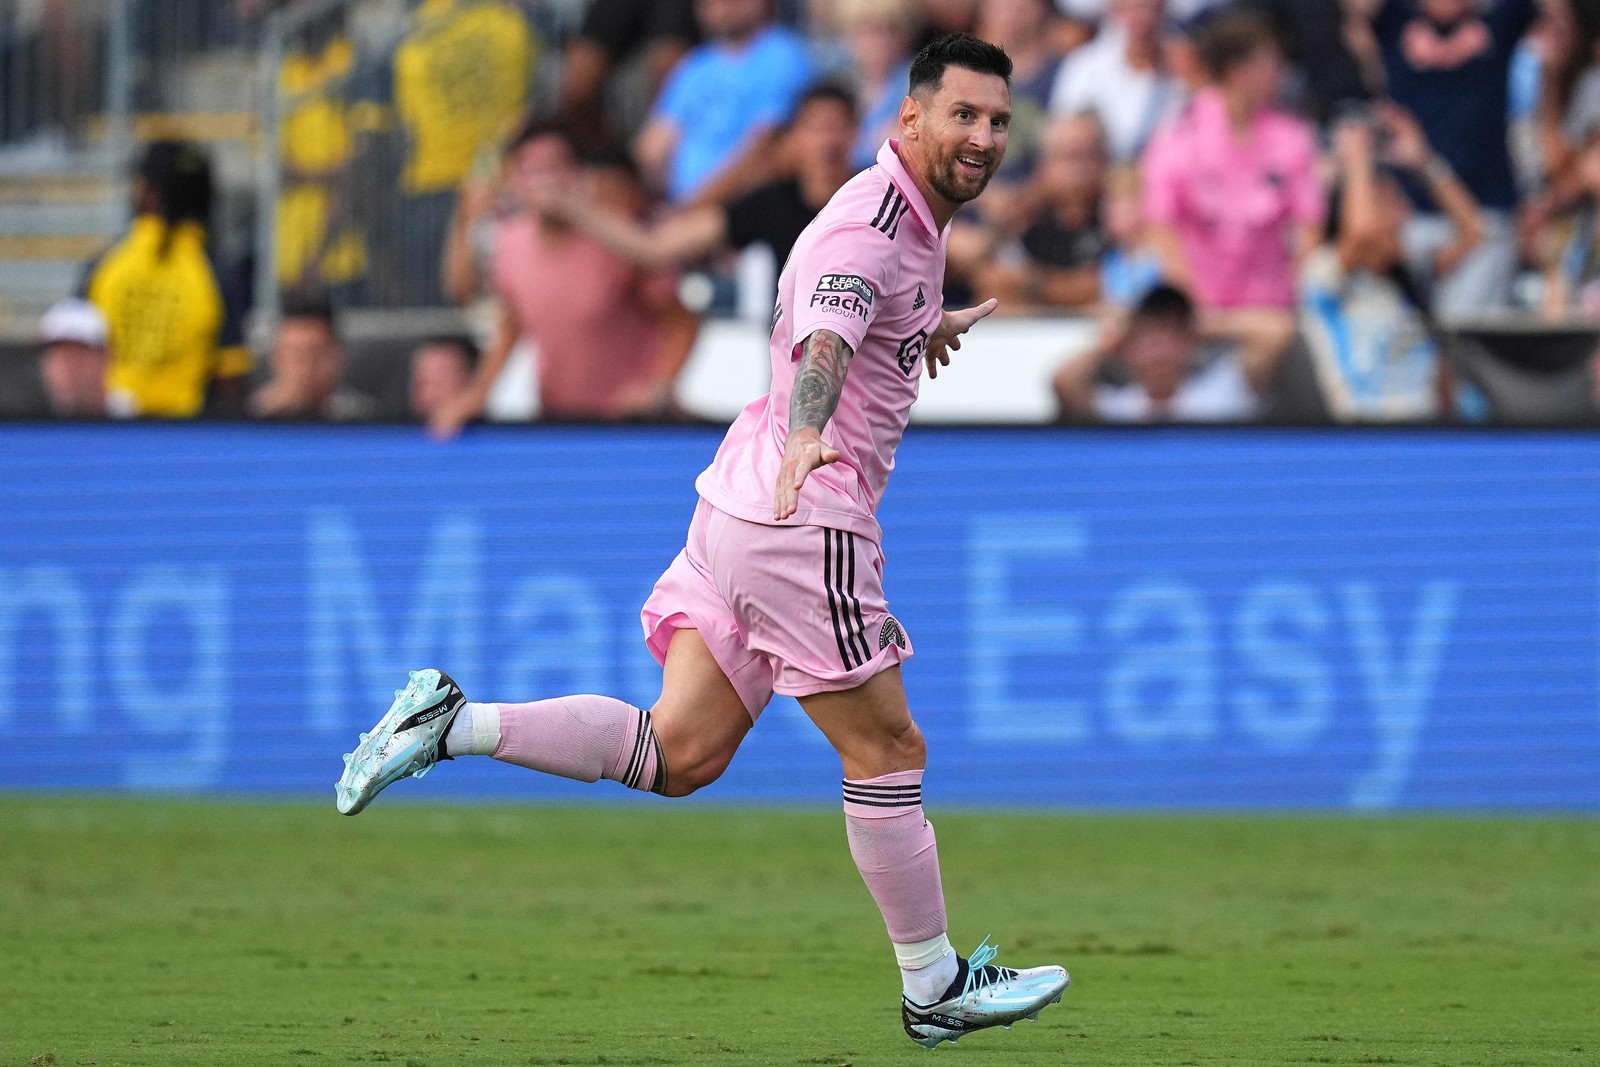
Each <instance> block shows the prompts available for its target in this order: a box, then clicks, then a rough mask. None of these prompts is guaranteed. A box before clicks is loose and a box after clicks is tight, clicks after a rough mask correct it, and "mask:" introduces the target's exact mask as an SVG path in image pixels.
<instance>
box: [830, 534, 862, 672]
mask: <svg viewBox="0 0 1600 1067" xmlns="http://www.w3.org/2000/svg"><path fill="white" fill-rule="evenodd" d="M822 587H823V588H824V589H826V590H827V591H828V613H829V614H830V615H832V616H833V639H834V640H835V641H837V642H838V643H839V661H840V662H841V663H843V664H844V669H845V670H847V671H849V670H854V669H855V664H853V663H851V662H850V650H849V649H848V648H847V647H846V646H845V641H844V629H843V628H842V627H841V626H840V625H839V602H838V599H837V598H836V597H835V595H834V592H833V531H832V530H830V529H828V528H827V527H826V526H824V527H823V528H822Z"/></svg>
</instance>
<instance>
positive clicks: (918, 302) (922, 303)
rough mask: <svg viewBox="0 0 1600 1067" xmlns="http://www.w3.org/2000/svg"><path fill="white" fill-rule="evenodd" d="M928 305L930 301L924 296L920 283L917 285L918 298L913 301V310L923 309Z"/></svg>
mask: <svg viewBox="0 0 1600 1067" xmlns="http://www.w3.org/2000/svg"><path fill="white" fill-rule="evenodd" d="M927 306H928V302H927V301H926V300H924V299H923V298H922V286H920V285H919V286H917V298H916V299H915V300H913V301H911V310H912V311H921V310H922V309H923V308H925V307H927Z"/></svg>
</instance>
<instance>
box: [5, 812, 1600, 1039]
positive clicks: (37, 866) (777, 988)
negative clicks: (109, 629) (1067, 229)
mask: <svg viewBox="0 0 1600 1067" xmlns="http://www.w3.org/2000/svg"><path fill="white" fill-rule="evenodd" d="M937 823H938V827H939V837H940V847H941V851H942V854H943V858H944V870H945V889H946V894H947V897H948V899H949V902H950V906H951V913H952V919H953V929H952V935H953V937H954V938H955V940H956V942H957V943H958V945H959V946H961V947H963V948H970V947H971V946H972V945H973V944H974V943H976V942H977V940H978V939H979V938H981V937H982V936H983V935H984V934H986V933H991V932H992V933H993V934H994V935H995V938H996V940H997V941H998V942H999V944H1000V946H1001V950H1002V952H1001V961H1002V962H1007V961H1010V962H1015V963H1020V964H1031V963H1039V962H1053V961H1060V962H1062V963H1065V964H1066V965H1067V966H1068V967H1069V968H1070V969H1071V970H1072V972H1073V975H1074V978H1073V984H1072V988H1071V989H1069V990H1068V992H1067V997H1066V999H1065V1000H1064V1001H1063V1002H1062V1004H1061V1005H1060V1006H1059V1007H1055V1008H1051V1009H1049V1010H1047V1011H1046V1012H1045V1014H1044V1015H1043V1016H1042V1017H1041V1019H1040V1021H1039V1022H1038V1023H1022V1024H1019V1026H1018V1027H1017V1028H1016V1029H1014V1030H1012V1031H1010V1032H1009V1033H1006V1032H993V1033H986V1034H980V1035H976V1036H974V1037H971V1038H969V1039H967V1040H965V1041H963V1042H962V1043H961V1044H960V1045H959V1046H956V1047H954V1048H952V1047H951V1046H948V1045H947V1046H944V1047H943V1048H941V1049H940V1050H938V1051H937V1052H926V1051H924V1050H922V1049H920V1048H917V1047H916V1046H914V1045H912V1044H911V1043H910V1042H909V1041H907V1040H906V1038H905V1037H904V1036H903V1035H902V1034H901V1032H900V1027H899V1017H898V1009H897V996H898V980H897V977H896V973H895V970H894V967H893V963H892V957H891V956H890V955H889V949H888V945H887V943H886V941H885V938H884V936H883V929H882V926H881V923H880V921H879V919H878V916H877V914H876V912H875V911H874V910H873V908H872V905H871V902H870V900H869V899H868V897H867V895H866V891H865V889H864V888H863V887H862V885H861V883H860V880H859V878H858V877H857V875H856V872H855V869H854V868H853V867H852V866H851V864H850V859H849V855H848V852H847V850H846V848H845V842H844V829H843V826H842V822H841V818H840V816H839V815H838V814H837V813H835V812H831V811H817V812H809V811H807V812H796V811H761V810H747V809H728V810H722V809H716V808H706V807H695V808H681V807H680V808H673V807H672V806H671V805H669V804H667V803H665V802H657V801H653V800H652V801H645V802H641V803H635V804H627V805H619V806H614V807H606V808H596V809H582V808H550V807H504V806H502V807H482V808H473V807H417V806H408V805H406V804H396V803H389V804H384V803H379V804H378V805H376V806H375V807H374V808H373V809H372V810H371V811H369V812H368V813H366V814H364V815H362V816H361V817H360V818H358V819H344V818H340V817H339V816H337V815H335V814H334V813H333V810H332V806H331V804H330V805H326V806H316V807H308V806H298V805H245V804H201V803H156V802H147V801H136V800H114V799H99V800H78V799H70V800H69V799H65V798H55V797H46V798H38V797H27V798H18V797H11V798H0V1064H27V1063H30V1062H32V1063H36V1064H43V1063H54V1064H58V1065H74V1064H77V1065H82V1064H89V1063H94V1064H98V1065H100V1067H110V1065H112V1064H160V1065H162V1067H170V1065H183V1064H205V1065H218V1064H223V1065H231V1064H318V1063H322V1064H345V1063H367V1062H385V1063H394V1064H427V1065H430V1067H432V1065H441V1064H457V1063H475V1064H560V1063H570V1064H673V1063H710V1062H717V1063H727V1064H858V1065H872V1067H876V1065H878V1064H890V1065H892V1064H901V1063H906V1064H927V1063H928V1062H929V1059H928V1058H929V1057H930V1056H932V1057H936V1060H937V1062H938V1063H942V1064H946V1065H948V1064H951V1063H954V1062H958V1061H959V1062H966V1063H973V1064H989V1065H1014V1064H1015V1065H1029V1064H1052V1065H1054V1064H1062V1063H1074V1064H1089V1065H1095V1067H1108V1065H1116V1064H1134V1063H1137V1064H1305V1063H1336V1064H1340V1063H1347V1064H1361V1063H1394V1064H1440V1065H1446V1067H1466V1065H1472V1064H1498V1065H1510V1064H1546V1063H1551V1064H1580V1063H1581V1064H1595V1063H1600V822H1595V821H1580V820H1567V821H1562V820H1537V821H1535V820H1520V821H1518V820H1467V819H1406V820H1398V819H1396V820H1366V819H1340V818H1270V819H1269V818H1209V817H1206V818H1202V817H1171V816H1163V817H1108V816H1093V817H1082V816H1033V815H954V814H943V815H939V816H937Z"/></svg>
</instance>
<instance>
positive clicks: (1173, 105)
mask: <svg viewBox="0 0 1600 1067" xmlns="http://www.w3.org/2000/svg"><path fill="white" fill-rule="evenodd" d="M1165 16H1166V0H1111V14H1110V16H1109V17H1108V18H1107V19H1106V22H1105V23H1104V24H1103V26H1102V27H1101V30H1100V33H1099V34H1098V35H1097V36H1096V37H1095V39H1094V40H1092V41H1090V42H1089V43H1088V44H1086V45H1084V46H1083V47H1082V48H1079V49H1078V50H1077V51H1075V52H1072V53H1071V54H1070V55H1068V56H1067V58H1066V60H1065V61H1063V62H1062V64H1061V71H1060V73H1059V74H1058V75H1057V77H1056V84H1055V90H1054V91H1053V92H1052V94H1051V98H1050V109H1051V110H1052V111H1053V112H1055V113H1056V114H1057V115H1075V114H1078V113H1080V112H1084V111H1091V112H1093V113H1094V114H1095V115H1096V116H1098V117H1099V119H1100V124H1101V125H1102V126H1104V127H1105V131H1106V143H1107V147H1108V149H1109V150H1110V154H1111V161H1112V163H1113V164H1114V165H1122V164H1125V163H1133V162H1135V161H1137V159H1138V158H1139V153H1140V152H1142V151H1143V150H1144V146H1145V144H1146V143H1147V142H1148V141H1149V140H1150V135H1151V134H1153V133H1154V132H1155V131H1156V128H1157V127H1159V126H1160V125H1161V123H1162V120H1163V119H1165V118H1167V117H1168V116H1169V115H1171V114H1173V113H1174V112H1176V111H1177V110H1178V109H1179V108H1180V107H1182V106H1183V100H1184V89H1183V85H1182V83H1180V82H1179V81H1178V79H1177V78H1175V77H1174V76H1173V75H1172V74H1171V72H1170V71H1169V70H1168V69H1167V64H1166V60H1165V58H1164V55H1163V49H1162V32H1163V25H1164V20H1165Z"/></svg>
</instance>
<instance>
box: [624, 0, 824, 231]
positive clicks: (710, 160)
mask: <svg viewBox="0 0 1600 1067" xmlns="http://www.w3.org/2000/svg"><path fill="white" fill-rule="evenodd" d="M695 13H696V15H697V16H698V17H699V20H700V28H701V30H702V31H703V32H704V34H705V36H706V42H705V43H704V44H702V45H699V46H698V47H696V48H694V49H693V50H692V51H690V53H689V54H688V55H687V56H685V57H684V59H683V62H682V63H680V64H679V65H678V68H677V69H676V70H674V71H673V72H672V75H671V77H669V78H668V79H667V83H666V85H665V86H663V87H662V90H661V98H660V99H659V100H657V101H656V106H655V109H654V111H653V112H652V113H651V116H650V120H649V121H648V122H647V123H646V124H645V128H644V130H643V131H642V132H641V133H640V134H639V137H638V140H637V141H636V142H635V145H634V151H635V154H636V156H637V158H638V160H639V165H640V166H641V167H642V168H643V169H644V171H645V173H646V175H647V176H648V177H649V178H650V179H651V180H652V181H654V182H657V183H658V184H659V185H660V187H661V188H663V189H665V191H666V194H667V197H668V199H670V200H672V201H673V202H675V203H686V202H688V201H690V200H693V199H695V198H697V197H698V198H700V199H703V200H721V199H726V198H727V197H728V196H729V195H732V194H733V193H735V192H739V191H742V190H744V189H747V188H750V187H751V186H752V185H755V184H758V183H759V181H760V179H761V178H762V177H765V168H766V165H767V162H768V160H767V159H766V158H765V156H766V153H768V152H769V151H770V148H771V143H772V132H773V131H774V130H775V129H776V128H777V127H779V126H781V125H782V124H783V123H784V122H785V121H787V120H788V118H789V116H790V114H791V112H792V111H793V108H794V102H795V101H796V100H797V99H798V98H799V96H800V94H801V93H802V92H804V91H805V88H806V86H807V85H808V84H809V83H810V81H811V78H812V68H811V60H810V58H809V56H808V54H807V51H806V43H805V40H804V39H803V38H801V37H800V36H799V35H798V34H796V33H795V32H794V31H793V30H790V29H788V28H787V27H784V26H780V25H778V24H777V23H775V22H774V21H773V17H772V0H698V3H697V4H696V5H695ZM753 176H755V177H753Z"/></svg>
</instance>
